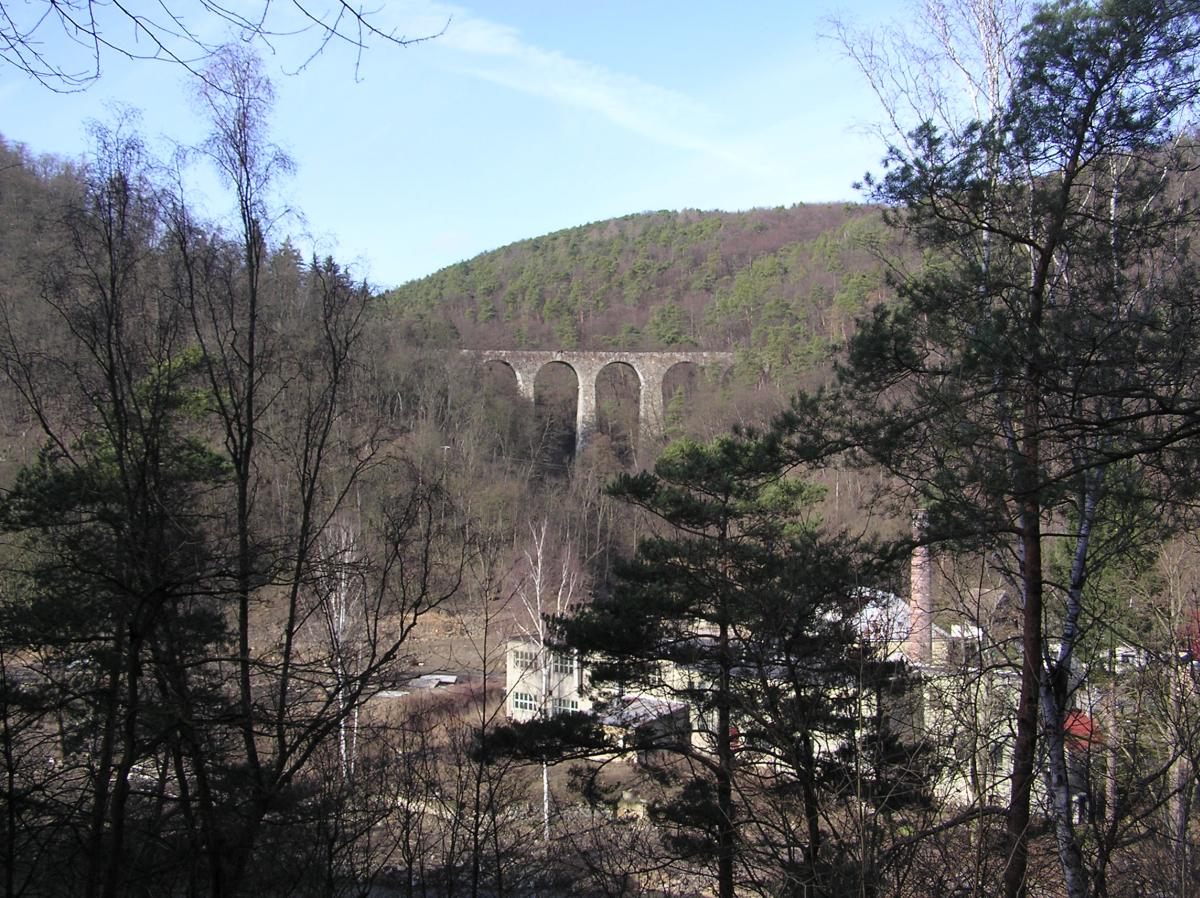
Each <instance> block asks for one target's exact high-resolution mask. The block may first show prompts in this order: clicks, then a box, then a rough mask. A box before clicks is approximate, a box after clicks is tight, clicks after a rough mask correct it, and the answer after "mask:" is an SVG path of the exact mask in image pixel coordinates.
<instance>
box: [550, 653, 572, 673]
mask: <svg viewBox="0 0 1200 898" xmlns="http://www.w3.org/2000/svg"><path fill="white" fill-rule="evenodd" d="M554 672H555V673H556V674H565V675H566V676H569V677H571V676H574V675H575V656H574V655H555V656H554Z"/></svg>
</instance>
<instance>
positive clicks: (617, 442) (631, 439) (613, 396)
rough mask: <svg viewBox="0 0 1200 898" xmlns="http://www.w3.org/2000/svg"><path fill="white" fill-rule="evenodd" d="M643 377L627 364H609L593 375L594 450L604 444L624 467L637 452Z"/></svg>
mask: <svg viewBox="0 0 1200 898" xmlns="http://www.w3.org/2000/svg"><path fill="white" fill-rule="evenodd" d="M641 390H642V378H641V376H640V375H639V374H638V372H637V370H636V369H635V368H634V367H633V366H632V365H631V364H629V363H628V362H619V361H618V362H609V363H608V364H607V365H605V366H604V367H603V368H601V369H600V373H599V374H598V375H597V376H596V437H595V439H596V441H597V448H599V447H600V446H603V445H607V446H608V448H609V450H610V451H611V452H612V453H613V454H614V455H615V456H616V457H617V459H618V460H619V461H620V462H621V463H622V464H623V465H632V464H633V462H634V459H635V458H636V457H637V453H638V451H639V450H640V448H641V447H640V446H639V438H640V435H641V434H640V423H641V422H640V413H641Z"/></svg>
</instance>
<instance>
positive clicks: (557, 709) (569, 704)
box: [554, 698, 579, 714]
mask: <svg viewBox="0 0 1200 898" xmlns="http://www.w3.org/2000/svg"><path fill="white" fill-rule="evenodd" d="M578 710H579V702H577V701H575V699H573V698H556V699H555V700H554V713H555V714H567V713H570V712H571V711H578Z"/></svg>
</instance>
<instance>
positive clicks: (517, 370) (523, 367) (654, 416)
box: [463, 349, 733, 454]
mask: <svg viewBox="0 0 1200 898" xmlns="http://www.w3.org/2000/svg"><path fill="white" fill-rule="evenodd" d="M463 354H464V355H467V356H470V357H471V358H473V359H475V360H476V361H477V362H478V363H479V364H480V365H484V364H487V363H488V362H503V363H504V364H505V365H508V367H509V368H511V369H512V371H513V373H514V374H515V375H516V376H517V389H518V390H519V391H520V393H521V395H522V396H524V397H525V398H526V399H528V400H529V401H530V402H532V401H533V383H534V380H535V379H536V378H537V375H538V372H539V371H541V370H542V368H544V367H545V366H546V365H550V364H553V363H554V362H560V363H562V364H564V365H566V366H568V367H569V368H571V369H572V370H573V371H574V372H575V380H576V383H578V385H579V395H578V398H577V400H576V403H575V452H576V454H578V453H579V451H580V450H581V449H582V448H583V446H584V444H585V443H586V442H587V438H588V437H589V436H590V435H591V434H592V432H593V431H594V430H595V429H596V421H597V409H596V379H597V378H598V377H599V376H600V372H601V371H603V370H604V369H605V368H607V367H608V366H609V365H614V364H625V365H628V366H629V367H630V368H632V369H633V370H634V373H635V374H637V376H638V381H639V383H640V388H639V391H638V393H639V395H638V429H639V431H640V433H639V437H640V445H641V446H647V445H649V441H650V440H653V439H656V438H657V437H659V436H661V435H662V432H663V413H664V408H663V380H664V379H665V378H666V376H667V372H668V371H670V370H671V369H672V368H674V367H675V366H676V365H679V364H682V363H685V362H690V363H691V364H693V365H699V366H702V367H709V366H718V367H720V368H721V369H722V370H724V369H727V368H729V367H730V366H731V365H732V364H733V353H732V352H590V351H586V350H581V351H577V352H575V351H571V352H557V351H545V350H542V351H534V350H517V349H466V350H463Z"/></svg>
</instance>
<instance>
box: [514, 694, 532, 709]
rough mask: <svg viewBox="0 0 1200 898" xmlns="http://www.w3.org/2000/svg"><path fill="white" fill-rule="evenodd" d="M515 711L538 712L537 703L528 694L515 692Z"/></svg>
mask: <svg viewBox="0 0 1200 898" xmlns="http://www.w3.org/2000/svg"><path fill="white" fill-rule="evenodd" d="M512 704H513V710H514V711H536V710H537V702H536V701H535V700H534V698H533V696H532V695H530V694H529V693H528V692H514V693H513V697H512Z"/></svg>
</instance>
